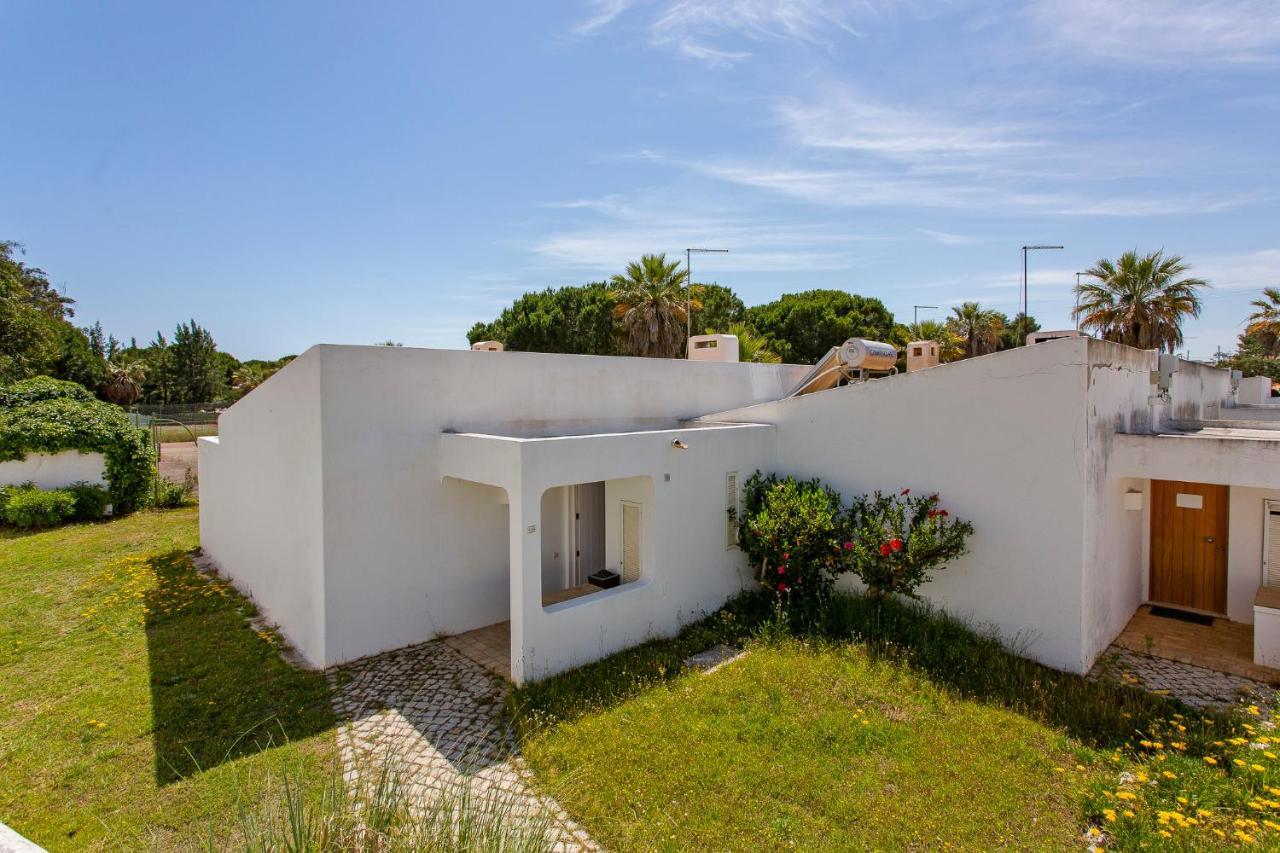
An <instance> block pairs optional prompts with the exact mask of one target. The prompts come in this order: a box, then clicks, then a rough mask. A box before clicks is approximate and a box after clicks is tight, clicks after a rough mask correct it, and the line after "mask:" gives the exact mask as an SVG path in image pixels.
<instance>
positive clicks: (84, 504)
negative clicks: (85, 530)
mask: <svg viewBox="0 0 1280 853" xmlns="http://www.w3.org/2000/svg"><path fill="white" fill-rule="evenodd" d="M66 491H68V492H70V493H71V496H72V497H74V498H75V499H76V510H75V515H74V516H72V517H73V518H74V519H75V520H76V521H97V520H98V519H100V518H102V517H103V516H105V515H106V514H107V507H108V506H110V505H111V494H110V493H109V492H108V491H107V490H106V489H104V488H102V487H101V486H95V485H93V484H92V483H74V484H72V485H70V486H68V487H67V488H66Z"/></svg>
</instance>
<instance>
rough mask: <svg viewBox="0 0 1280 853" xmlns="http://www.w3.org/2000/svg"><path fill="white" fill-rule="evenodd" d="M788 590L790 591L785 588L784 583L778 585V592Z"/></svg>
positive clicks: (787, 587)
mask: <svg viewBox="0 0 1280 853" xmlns="http://www.w3.org/2000/svg"><path fill="white" fill-rule="evenodd" d="M789 589H791V587H789V586H787V585H786V584H785V583H780V584H778V592H786V591H787V590H789Z"/></svg>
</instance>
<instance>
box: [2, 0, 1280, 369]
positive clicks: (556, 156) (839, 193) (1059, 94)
mask: <svg viewBox="0 0 1280 853" xmlns="http://www.w3.org/2000/svg"><path fill="white" fill-rule="evenodd" d="M4 10H5V14H4V19H5V26H4V27H3V29H0V90H2V91H4V93H5V111H6V118H7V121H6V125H7V126H6V131H5V133H3V134H0V174H3V176H4V192H3V193H0V238H4V239H16V240H19V241H21V242H23V243H25V244H26V246H27V253H28V259H29V260H31V261H32V262H34V263H37V264H39V265H41V266H43V267H44V268H45V269H47V270H48V271H49V272H50V273H51V274H52V276H53V277H54V279H55V280H56V281H58V282H59V283H63V284H65V286H66V288H67V290H68V292H69V294H70V295H71V296H73V297H75V298H76V299H77V300H78V301H79V317H80V319H81V320H83V321H85V322H91V321H92V320H95V319H100V320H101V321H102V322H103V324H104V325H105V326H106V327H107V328H108V329H109V330H110V331H112V332H114V333H115V334H116V335H117V336H119V337H122V338H128V337H129V336H135V335H136V336H137V337H138V338H139V339H140V340H144V339H149V338H151V337H152V336H153V335H154V333H155V331H156V330H157V329H164V330H166V332H167V331H168V330H170V329H171V328H172V326H173V325H174V323H175V322H176V321H178V320H180V319H184V318H187V317H192V316H194V317H195V318H197V319H198V320H199V321H201V322H202V323H204V324H205V325H207V326H208V327H209V328H210V329H211V330H212V331H213V333H214V335H215V337H216V338H217V340H218V341H219V344H220V345H221V346H222V348H224V349H227V350H229V351H231V352H233V353H235V354H236V355H238V356H240V357H241V358H249V357H274V356H277V355H281V354H284V353H289V352H298V351H301V350H303V349H305V348H306V347H307V346H309V345H311V344H313V343H317V342H339V343H371V342H374V341H377V340H382V339H386V338H388V337H390V338H394V339H396V340H399V341H403V342H405V343H406V344H408V345H420V346H444V347H458V346H464V345H465V343H466V341H465V333H466V330H467V329H468V328H469V327H470V326H471V324H472V323H473V322H474V321H476V320H479V319H488V318H490V317H492V316H493V315H495V314H496V313H497V311H499V310H500V309H501V308H502V307H503V306H504V305H506V304H508V303H509V302H510V301H511V299H512V298H514V297H515V296H517V295H518V294H520V293H522V292H524V291H526V290H529V289H533V288H542V287H545V286H548V285H561V284H570V283H581V282H585V281H590V280H595V279H601V278H604V277H607V276H608V275H610V274H612V273H614V272H617V271H619V270H620V269H621V268H622V267H623V266H624V265H625V263H626V262H627V261H628V260H631V259H633V258H635V257H637V256H638V255H640V254H641V253H643V252H661V251H665V252H668V253H679V254H683V250H684V248H685V247H686V246H690V245H695V246H714V247H723V248H728V249H730V250H731V251H730V254H729V255H721V256H707V257H705V258H703V259H697V260H695V262H694V271H695V277H696V278H697V279H698V280H715V281H719V282H720V283H722V284H728V285H730V286H732V287H733V288H734V289H735V290H737V291H738V292H739V293H740V294H741V295H742V297H743V298H744V299H745V300H746V301H747V302H748V303H749V304H751V303H755V302H762V301H766V300H768V299H771V298H774V297H775V296H777V295H778V294H779V293H783V292H787V291H796V290H803V289H808V288H813V287H839V288H844V289H847V290H850V291H853V292H856V293H862V294H867V295H873V296H877V297H879V298H881V299H882V300H884V302H885V303H886V305H888V306H889V308H890V309H891V310H893V311H894V312H895V314H897V316H898V317H899V318H900V319H906V320H909V319H910V316H911V312H912V305H915V304H928V305H937V306H940V309H939V310H938V311H925V312H923V313H922V316H924V317H930V316H933V317H941V316H942V315H943V314H944V313H945V311H946V309H947V308H948V307H949V306H951V305H954V304H957V303H958V302H960V301H962V300H966V299H977V300H979V301H981V302H983V303H987V304H989V305H990V306H991V307H995V308H998V309H1000V310H1003V311H1006V312H1007V313H1010V314H1012V313H1013V312H1015V311H1017V310H1018V299H1019V293H1020V280H1021V268H1022V266H1021V265H1022V261H1021V253H1020V252H1019V246H1021V245H1023V244H1024V243H1061V244H1063V245H1065V246H1066V247H1067V248H1066V250H1064V251H1061V252H1052V253H1050V252H1046V253H1041V254H1040V255H1039V256H1036V257H1033V259H1032V274H1031V312H1032V314H1034V315H1036V316H1037V317H1038V318H1040V320H1041V321H1042V323H1043V324H1044V325H1045V326H1047V327H1054V328H1057V327H1064V326H1069V325H1070V320H1069V312H1070V308H1071V304H1072V296H1071V292H1070V288H1071V285H1072V284H1073V283H1074V273H1075V271H1077V270H1082V269H1084V268H1086V267H1087V266H1088V265H1089V264H1090V263H1091V262H1093V261H1094V260H1096V259H1097V258H1099V257H1102V256H1113V255H1118V254H1119V253H1121V252H1123V251H1124V250H1126V249H1129V248H1134V247H1137V248H1140V249H1144V250H1145V249H1157V248H1161V247H1164V248H1166V249H1167V250H1169V251H1174V252H1178V253H1181V254H1183V255H1185V256H1186V257H1187V259H1188V260H1189V261H1190V262H1191V263H1192V264H1193V265H1194V267H1195V269H1196V271H1197V272H1198V273H1199V274H1201V275H1203V276H1205V277H1207V278H1209V279H1210V280H1212V281H1213V282H1215V284H1216V285H1217V287H1216V288H1215V290H1214V291H1213V292H1212V293H1210V294H1209V296H1208V297H1207V298H1206V300H1205V312H1204V316H1203V318H1202V319H1201V320H1199V321H1197V322H1195V323H1193V324H1192V325H1191V326H1190V327H1189V328H1188V329H1187V336H1188V341H1187V344H1188V349H1189V350H1190V351H1191V353H1192V354H1193V355H1195V356H1197V357H1204V356H1208V355H1210V354H1212V353H1213V351H1214V349H1215V348H1216V347H1218V346H1222V347H1224V348H1230V347H1232V346H1233V345H1234V340H1235V337H1236V335H1237V334H1238V332H1239V329H1240V326H1241V322H1242V320H1243V318H1244V316H1245V314H1247V312H1248V307H1247V306H1248V302H1249V300H1250V299H1252V298H1254V296H1255V295H1256V293H1257V291H1258V290H1259V289H1261V287H1263V286H1265V285H1275V286H1280V228H1278V227H1277V226H1278V225H1280V217H1278V214H1280V193H1278V192H1277V191H1278V189H1280V182H1278V180H1277V178H1278V171H1280V159H1278V158H1277V154H1278V153H1280V143H1278V142H1277V136H1278V135H1280V3H1276V2H1274V0H1202V1H1201V2H1173V1H1172V0H1127V2H1124V3H1116V2H1113V0H1031V2H1027V3H1001V2H971V3H963V2H955V3H947V2H932V3H914V2H910V0H858V1H857V2H822V0H774V2H764V0H710V2H704V3H696V2H668V0H654V2H639V0H636V2H628V0H601V2H564V3H541V2H540V3H511V4H509V5H497V4H494V5H489V4H478V3H476V4H445V3H438V4H437V3H421V2H418V3H369V4H336V3H335V4H327V3H316V2H307V3H288V2H274V3H255V4H237V3H228V4H204V5H203V6H198V5H197V4H175V3H143V2H128V3H123V2H122V3H110V2H103V3H95V4H78V3H51V2H46V1H45V0H36V1H35V2H15V0H8V2H5V4H4Z"/></svg>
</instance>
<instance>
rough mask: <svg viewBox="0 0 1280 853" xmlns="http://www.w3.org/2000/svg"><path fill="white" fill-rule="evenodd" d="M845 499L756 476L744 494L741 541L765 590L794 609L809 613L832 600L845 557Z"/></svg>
mask: <svg viewBox="0 0 1280 853" xmlns="http://www.w3.org/2000/svg"><path fill="white" fill-rule="evenodd" d="M843 525H844V518H843V512H842V507H841V505H840V495H839V494H838V493H837V492H835V491H834V490H832V489H830V488H828V487H827V486H824V485H822V483H821V482H819V481H818V480H816V479H815V480H797V479H795V478H794V477H778V476H777V475H776V474H768V475H765V474H761V473H760V472H759V471H757V472H756V473H754V474H752V475H751V478H750V479H748V480H747V482H746V485H745V487H744V490H743V512H742V518H741V520H740V522H739V530H738V532H739V536H738V540H739V543H740V544H741V547H742V550H743V552H744V553H746V555H747V558H748V560H750V562H751V564H752V565H753V566H754V567H755V569H756V571H757V576H758V578H759V580H760V584H761V585H762V586H763V587H764V588H765V589H769V590H772V591H773V592H774V593H775V594H777V595H778V596H779V597H780V598H783V599H785V600H786V601H787V602H788V603H794V604H798V605H801V606H802V607H809V606H812V605H816V604H818V603H820V602H821V601H823V600H825V599H826V598H828V597H829V596H830V594H831V590H832V587H834V585H835V581H836V576H837V575H838V574H839V573H840V572H841V571H843V570H845V565H844V561H843V559H842V557H841V547H842V543H843V542H844V541H845V537H844V535H843Z"/></svg>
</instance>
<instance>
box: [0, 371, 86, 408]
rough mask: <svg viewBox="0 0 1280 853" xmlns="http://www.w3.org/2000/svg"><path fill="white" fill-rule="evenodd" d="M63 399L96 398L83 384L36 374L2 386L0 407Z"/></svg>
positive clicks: (82, 399) (81, 399) (84, 399)
mask: <svg viewBox="0 0 1280 853" xmlns="http://www.w3.org/2000/svg"><path fill="white" fill-rule="evenodd" d="M63 399H65V400H80V401H89V400H94V399H96V398H95V397H94V396H93V394H91V393H89V391H88V390H87V389H86V388H85V387H84V386H83V385H80V384H78V383H76V382H65V381H63V380H61V379H54V378H52V377H50V376H36V377H33V378H31V379H23V380H22V381H21V382H14V383H12V384H11V385H5V386H3V387H0V409H12V408H14V407H16V406H26V405H30V404H31V403H39V402H40V401H41V400H63Z"/></svg>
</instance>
